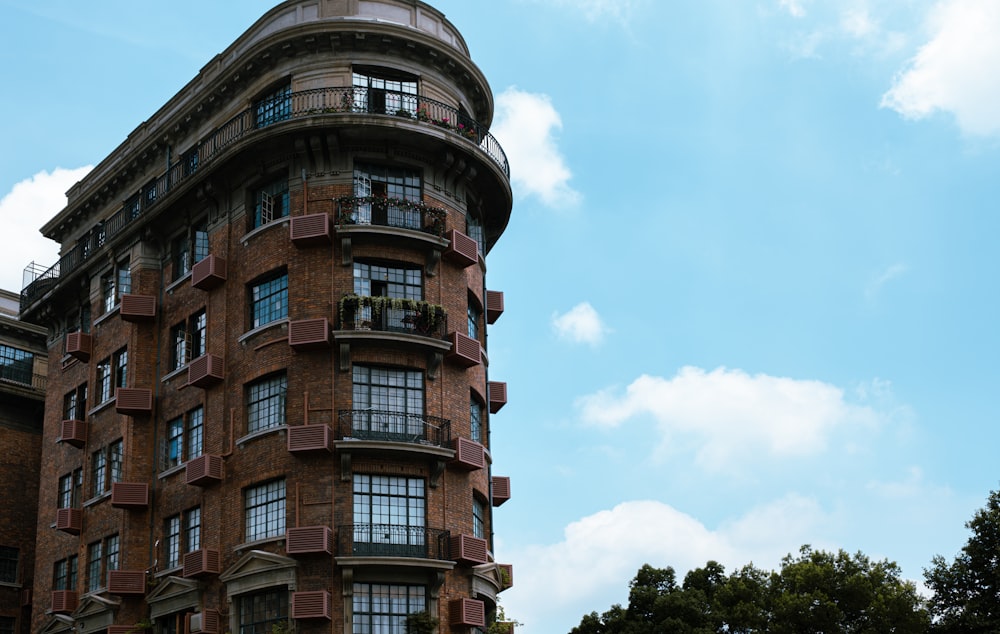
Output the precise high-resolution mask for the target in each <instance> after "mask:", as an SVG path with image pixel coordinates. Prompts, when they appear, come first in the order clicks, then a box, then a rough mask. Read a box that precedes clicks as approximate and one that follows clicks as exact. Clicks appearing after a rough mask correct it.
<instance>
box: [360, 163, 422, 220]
mask: <svg viewBox="0 0 1000 634" xmlns="http://www.w3.org/2000/svg"><path fill="white" fill-rule="evenodd" d="M354 195H355V196H358V197H360V198H386V199H389V200H394V201H398V200H403V201H411V202H415V203H419V202H421V200H422V195H421V183H420V171H419V170H413V169H406V168H402V167H386V166H379V165H367V164H362V163H358V164H356V165H355V166H354ZM351 220H352V221H353V222H355V223H357V224H375V225H388V226H390V227H403V228H406V229H422V228H423V227H422V226H421V217H420V209H418V208H416V207H414V206H413V205H400V204H389V203H381V204H373V203H371V202H366V203H359V204H358V205H356V206H355V208H354V212H353V216H352V218H351Z"/></svg>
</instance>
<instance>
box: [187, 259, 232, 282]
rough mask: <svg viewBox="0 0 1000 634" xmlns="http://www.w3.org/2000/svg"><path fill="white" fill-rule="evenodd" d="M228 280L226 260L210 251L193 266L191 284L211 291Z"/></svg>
mask: <svg viewBox="0 0 1000 634" xmlns="http://www.w3.org/2000/svg"><path fill="white" fill-rule="evenodd" d="M225 281H226V261H225V260H224V259H222V258H220V257H219V256H217V255H214V254H212V253H209V254H208V255H207V256H205V257H204V258H202V259H201V260H198V261H197V262H195V263H194V266H193V267H191V286H193V287H195V288H198V289H201V290H203V291H210V290H212V289H213V288H215V287H217V286H219V285H221V284H223V283H224V282H225Z"/></svg>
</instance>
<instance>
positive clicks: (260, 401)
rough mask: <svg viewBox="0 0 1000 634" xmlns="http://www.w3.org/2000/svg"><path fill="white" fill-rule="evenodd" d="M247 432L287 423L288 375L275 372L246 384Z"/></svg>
mask: <svg viewBox="0 0 1000 634" xmlns="http://www.w3.org/2000/svg"><path fill="white" fill-rule="evenodd" d="M245 394H246V418H247V434H256V433H258V432H262V431H266V430H269V429H278V428H281V427H284V426H286V425H287V423H288V375H287V373H286V372H284V371H282V372H275V373H273V374H268V375H266V376H263V377H260V378H258V379H255V380H253V381H251V382H250V383H247V384H246V388H245Z"/></svg>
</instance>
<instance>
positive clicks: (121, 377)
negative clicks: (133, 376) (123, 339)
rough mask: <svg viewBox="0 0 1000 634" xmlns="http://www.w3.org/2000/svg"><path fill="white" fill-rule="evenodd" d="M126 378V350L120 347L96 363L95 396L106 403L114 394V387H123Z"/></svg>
mask: <svg viewBox="0 0 1000 634" xmlns="http://www.w3.org/2000/svg"><path fill="white" fill-rule="evenodd" d="M127 379H128V350H127V349H125V348H122V349H121V350H119V351H118V352H116V353H114V354H113V355H112V356H110V357H108V358H107V359H104V360H103V361H101V362H100V363H98V364H97V398H98V402H100V403H106V402H108V401H109V400H111V397H113V396H114V395H115V388H118V387H125V385H126V381H127Z"/></svg>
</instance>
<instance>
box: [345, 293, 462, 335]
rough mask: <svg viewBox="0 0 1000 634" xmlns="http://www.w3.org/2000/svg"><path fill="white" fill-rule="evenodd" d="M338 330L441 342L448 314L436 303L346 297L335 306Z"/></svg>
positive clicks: (445, 329)
mask: <svg viewBox="0 0 1000 634" xmlns="http://www.w3.org/2000/svg"><path fill="white" fill-rule="evenodd" d="M337 311H338V316H339V317H340V329H341V330H356V331H366V332H367V331H373V330H374V331H377V332H396V333H402V334H407V335H417V336H420V337H429V338H431V339H444V338H445V336H446V334H447V332H448V314H447V313H446V312H445V310H444V308H443V307H441V306H438V305H437V304H431V303H429V302H425V301H419V300H415V299H402V298H397V297H369V296H367V295H348V296H346V297H343V298H341V300H340V302H338V304H337Z"/></svg>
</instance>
